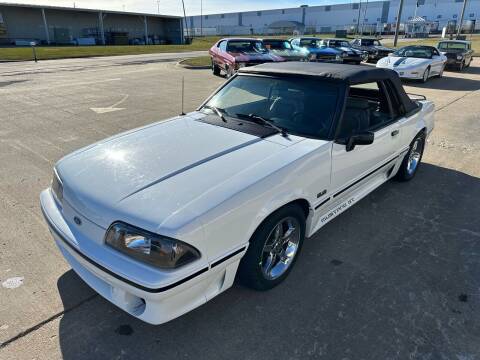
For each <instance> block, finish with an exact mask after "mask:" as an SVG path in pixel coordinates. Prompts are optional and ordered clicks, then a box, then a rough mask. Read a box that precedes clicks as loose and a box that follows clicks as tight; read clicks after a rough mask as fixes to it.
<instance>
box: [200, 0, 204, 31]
mask: <svg viewBox="0 0 480 360" xmlns="http://www.w3.org/2000/svg"><path fill="white" fill-rule="evenodd" d="M200 36H203V0H200Z"/></svg>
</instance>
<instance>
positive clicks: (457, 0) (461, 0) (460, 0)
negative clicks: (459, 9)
mask: <svg viewBox="0 0 480 360" xmlns="http://www.w3.org/2000/svg"><path fill="white" fill-rule="evenodd" d="M455 2H463V0H455Z"/></svg>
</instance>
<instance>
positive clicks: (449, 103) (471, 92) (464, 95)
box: [437, 90, 478, 112]
mask: <svg viewBox="0 0 480 360" xmlns="http://www.w3.org/2000/svg"><path fill="white" fill-rule="evenodd" d="M477 91H478V90H473V91H470V92H467V93H465V94H463V95H462V96H460V97H459V98H456V99H454V100H452V101H450V102H448V103H447V104H445V105H443V106H441V107H439V108H438V109H437V112H438V111H442V110H443V109H445V108H447V107H449V106H450V105H452V104H454V103H456V102H457V101H460V100H462V99H464V98H466V97H467V96H468V95H471V94H474V93H476V92H477Z"/></svg>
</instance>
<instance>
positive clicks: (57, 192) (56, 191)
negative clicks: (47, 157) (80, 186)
mask: <svg viewBox="0 0 480 360" xmlns="http://www.w3.org/2000/svg"><path fill="white" fill-rule="evenodd" d="M51 188H52V193H53V195H54V196H55V198H56V199H57V201H58V202H59V203H60V204H61V203H62V200H63V184H62V181H61V180H60V177H59V176H58V173H57V170H55V169H53V178H52V186H51Z"/></svg>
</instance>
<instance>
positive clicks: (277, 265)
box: [238, 204, 305, 291]
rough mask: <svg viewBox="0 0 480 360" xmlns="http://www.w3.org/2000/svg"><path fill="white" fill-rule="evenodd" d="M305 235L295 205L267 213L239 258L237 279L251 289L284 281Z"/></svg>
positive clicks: (303, 222)
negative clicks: (245, 251)
mask: <svg viewBox="0 0 480 360" xmlns="http://www.w3.org/2000/svg"><path fill="white" fill-rule="evenodd" d="M304 238H305V214H304V212H303V210H302V209H301V208H300V207H299V206H298V205H295V204H290V205H286V206H284V207H282V208H280V209H279V210H277V211H275V212H274V213H273V214H271V215H270V216H269V217H268V218H267V219H266V220H265V221H264V222H263V223H262V224H261V225H260V226H259V227H258V229H257V230H256V231H255V233H254V234H253V236H252V238H251V239H250V246H249V247H248V250H247V253H246V254H245V256H244V257H243V258H242V260H241V262H240V266H239V269H238V278H239V280H240V282H241V283H243V284H244V285H246V286H248V287H250V288H252V289H255V290H261V291H264V290H269V289H271V288H273V287H275V286H277V285H278V284H280V283H281V282H282V281H283V280H285V279H286V278H287V276H288V274H289V273H290V271H291V270H292V268H293V266H294V265H295V262H296V260H297V259H298V256H299V254H300V250H301V248H302V245H303V241H304Z"/></svg>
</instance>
